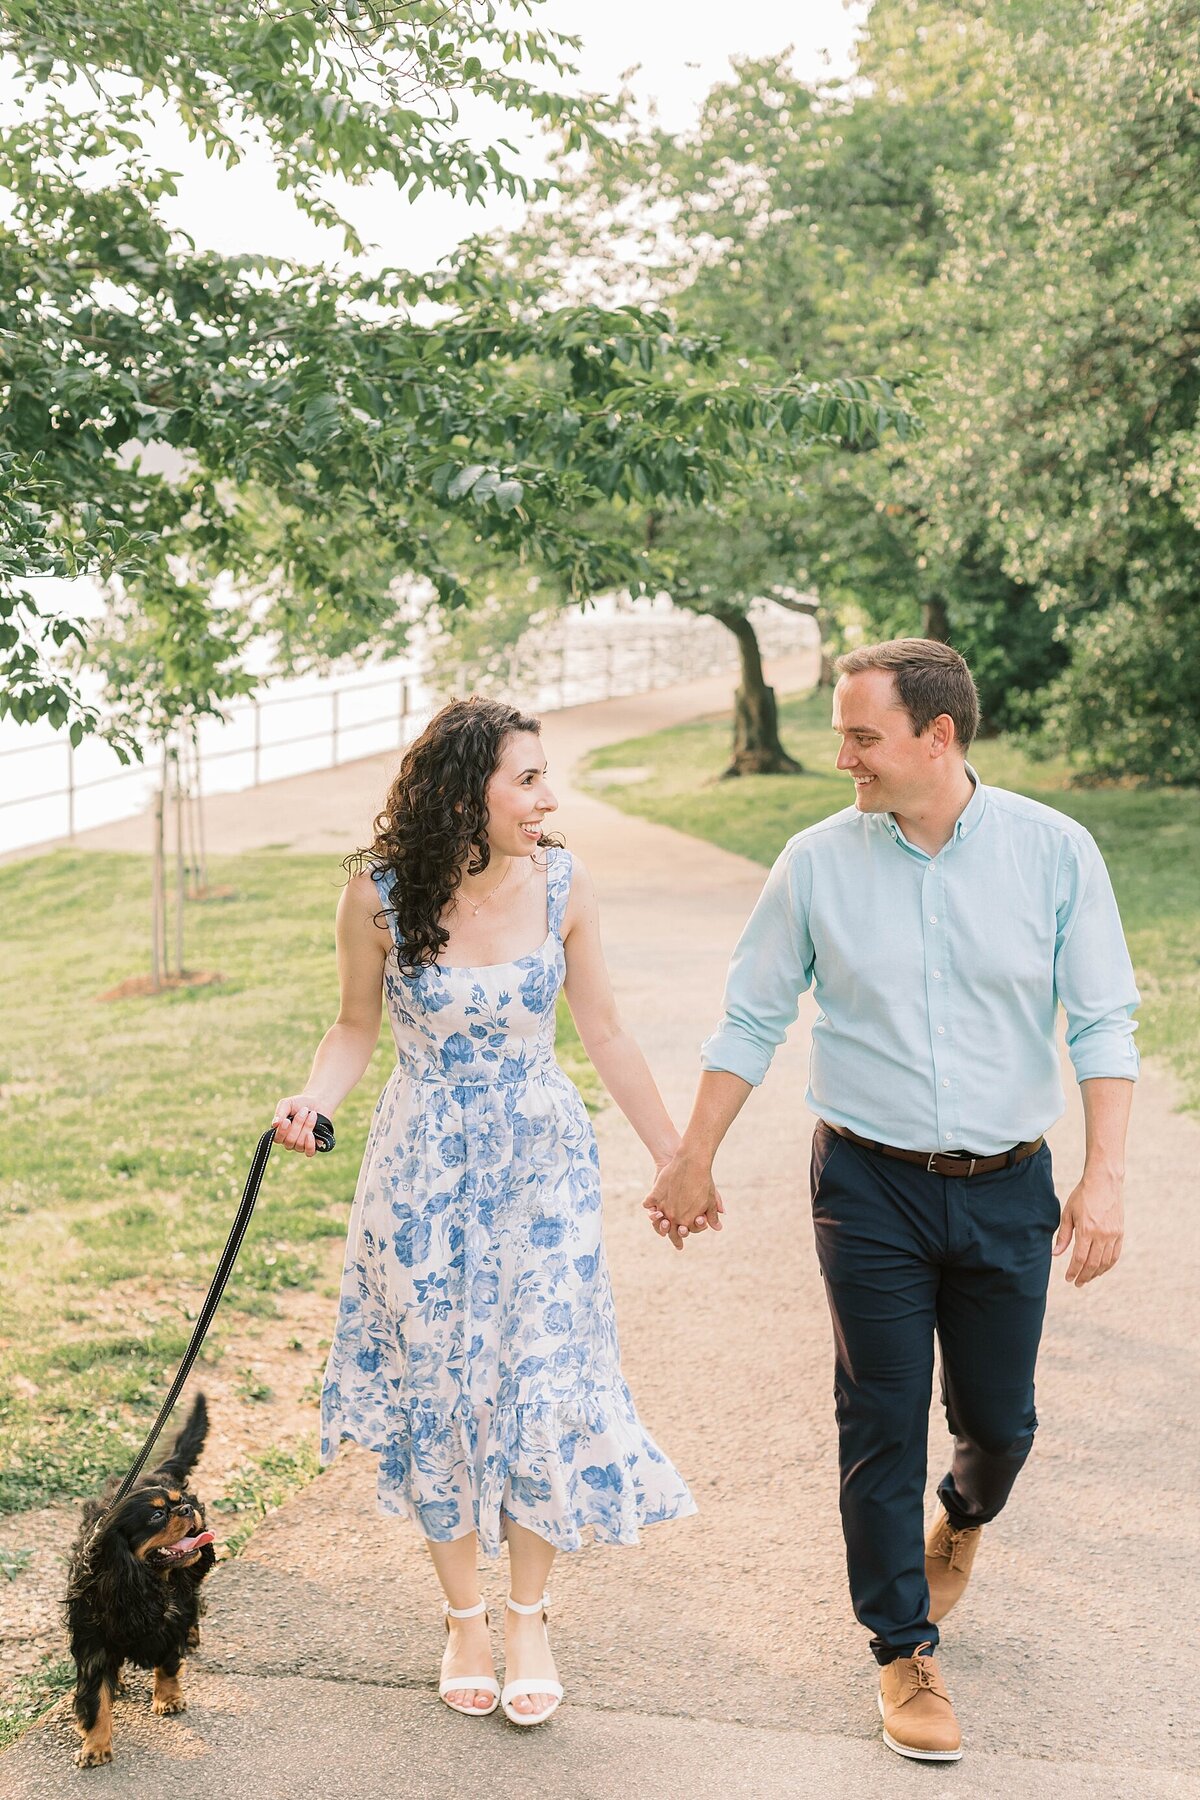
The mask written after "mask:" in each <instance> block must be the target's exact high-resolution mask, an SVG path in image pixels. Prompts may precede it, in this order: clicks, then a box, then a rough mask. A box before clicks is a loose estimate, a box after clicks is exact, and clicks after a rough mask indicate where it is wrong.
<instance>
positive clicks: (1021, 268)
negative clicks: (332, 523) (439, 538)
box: [521, 0, 1200, 778]
mask: <svg viewBox="0 0 1200 1800" xmlns="http://www.w3.org/2000/svg"><path fill="white" fill-rule="evenodd" d="M1198 29H1200V20H1198V19H1197V16H1196V14H1195V12H1194V9H1192V8H1190V7H1188V6H1187V5H1186V4H1185V0H1152V3H1151V4H1148V5H1146V6H1142V5H1140V4H1136V3H1135V0H1100V3H1099V4H1092V3H1085V0H1072V3H1071V4H1068V5H1066V6H1064V7H1060V8H1057V9H1055V10H1053V11H1052V12H1050V13H1047V12H1046V10H1045V9H1044V8H1040V7H1037V8H1035V7H1034V6H1033V5H1032V4H1029V3H1028V0H1006V4H1004V5H1003V6H1001V5H994V4H986V3H971V4H967V3H963V4H959V5H954V6H944V5H934V4H931V3H930V0H876V4H875V5H874V6H873V8H872V10H871V13H870V16H869V20H868V24H867V29H866V32H865V34H864V37H863V39H862V42H861V44H860V54H859V70H858V74H857V76H856V78H855V79H854V80H853V81H852V82H851V83H849V84H845V85H844V86H841V87H828V88H814V87H812V86H810V85H807V84H804V83H800V82H797V81H796V80H795V79H794V78H793V77H791V76H790V75H789V74H788V72H787V70H786V68H785V67H784V65H783V63H782V62H781V60H780V59H773V58H765V59H761V60H758V61H751V62H744V63H739V64H737V65H736V67H735V70H734V75H733V79H732V80H731V81H729V82H727V83H723V84H721V85H720V86H718V87H717V88H715V89H714V90H713V92H712V94H711V95H710V96H709V99H708V101H707V103H706V105H705V107H704V108H703V109H702V113H701V117H700V120H699V123H698V126H697V128H696V129H695V130H694V131H691V132H688V133H685V134H681V135H679V136H672V135H670V134H666V133H663V132H661V131H656V130H654V129H652V128H650V129H642V130H639V131H634V132H632V133H630V134H628V136H627V137H626V138H625V139H623V141H622V152H623V153H622V155H621V157H620V158H618V159H616V160H613V159H610V160H609V161H607V162H605V163H599V162H596V161H592V162H589V164H588V167H587V168H586V169H585V171H584V173H583V174H582V175H581V176H580V177H579V178H578V181H577V183H576V185H575V187H574V188H573V189H571V190H569V192H570V203H569V204H567V205H566V206H564V207H562V208H560V209H559V210H558V211H557V212H556V213H555V215H554V216H553V218H550V219H548V220H547V221H546V222H545V224H544V226H543V230H542V236H541V239H540V240H535V241H534V242H533V244H532V246H531V247H532V248H533V249H534V250H536V251H537V252H538V253H539V254H540V255H541V257H542V262H543V266H544V267H545V268H546V269H547V270H549V271H557V272H558V275H559V278H560V279H562V278H564V271H566V270H567V269H569V270H570V279H571V281H572V282H573V283H574V284H575V291H578V283H579V279H580V278H579V276H578V273H577V271H578V269H579V268H580V266H581V258H585V257H587V256H589V255H590V256H591V259H592V260H591V273H592V277H593V279H594V280H596V281H598V282H599V284H600V286H599V291H602V292H609V291H613V290H614V288H619V289H620V290H621V291H623V292H626V293H628V294H631V295H633V296H635V297H637V298H639V299H641V300H643V301H644V300H647V299H652V300H654V301H655V302H657V303H660V304H670V305H671V306H672V308H673V309H675V310H676V311H678V313H679V314H680V316H681V318H683V319H685V320H687V321H689V322H694V323H695V324H696V326H697V328H698V329H702V330H705V331H713V332H716V333H719V334H720V335H722V337H723V338H724V339H725V341H726V342H728V343H730V344H731V346H740V347H741V348H742V350H743V351H744V353H745V354H746V355H748V356H761V355H766V356H768V357H769V358H770V359H772V361H773V362H774V364H775V366H776V367H787V366H788V365H789V364H790V363H792V362H795V361H798V362H800V363H801V364H802V365H803V366H804V367H805V369H806V370H807V371H808V372H809V373H810V374H812V375H813V376H814V377H815V378H818V379H820V378H822V377H828V376H829V375H830V374H832V373H836V372H837V371H839V370H840V369H842V368H844V367H846V366H850V367H853V368H855V369H858V370H859V371H862V372H865V373H870V372H872V371H876V370H880V369H888V370H891V371H892V372H894V371H895V369H896V367H897V365H898V364H899V365H900V366H901V367H906V368H908V369H911V370H913V371H915V372H917V373H918V374H921V375H923V376H925V378H926V381H927V386H928V393H929V399H928V404H927V405H926V407H925V408H924V417H925V422H926V426H927V429H926V431H925V432H924V433H923V434H922V436H921V437H919V438H917V437H910V438H909V439H908V440H906V441H902V440H900V439H898V438H892V439H891V440H890V441H889V442H888V443H887V444H886V445H885V446H884V447H883V448H882V450H880V451H877V452H876V453H874V454H872V455H869V456H864V455H861V454H860V453H858V450H857V449H854V450H851V451H849V452H848V453H845V454H841V453H837V452H833V453H830V454H828V455H825V456H822V457H820V458H818V459H814V460H813V461H812V462H811V464H810V465H809V468H808V471H807V476H806V479H805V481H804V482H803V483H802V484H799V485H798V486H797V487H796V488H795V489H794V490H793V494H792V509H793V510H792V516H793V526H792V530H793V535H794V539H795V544H796V567H795V570H794V574H793V580H794V583H795V585H796V586H797V587H798V588H802V589H808V590H809V591H810V592H815V594H816V595H817V597H818V599H819V601H820V603H821V610H822V613H823V614H825V615H826V616H827V617H828V618H829V619H830V621H831V629H832V633H833V635H835V636H836V632H837V630H838V628H839V626H840V625H841V624H842V623H843V622H846V623H854V622H859V623H861V624H863V625H864V626H865V627H866V628H867V629H868V630H870V631H872V632H873V633H874V634H875V635H890V634H892V633H894V632H912V631H924V632H927V633H929V634H931V635H935V636H941V637H950V638H951V639H952V640H953V641H954V642H955V643H956V644H958V645H959V647H960V648H962V649H963V650H964V651H965V652H966V654H967V655H968V657H969V659H970V661H971V663H972V667H973V669H974V670H975V673H976V676H977V679H978V681H979V683H980V687H981V694H982V700H983V710H984V717H985V721H986V723H987V725H988V726H989V727H991V728H996V727H1001V726H1025V727H1029V726H1036V725H1037V724H1039V723H1046V724H1048V725H1049V727H1050V728H1051V729H1052V730H1053V731H1054V732H1055V733H1056V734H1057V735H1058V737H1059V738H1060V739H1061V740H1062V741H1064V742H1066V743H1068V744H1070V746H1071V747H1072V749H1073V751H1074V753H1075V754H1076V755H1077V756H1078V757H1079V760H1080V762H1081V764H1082V765H1083V766H1085V767H1087V768H1090V769H1091V770H1093V771H1095V772H1103V771H1107V772H1113V771H1114V770H1115V769H1116V768H1118V767H1120V768H1122V769H1124V770H1125V771H1126V772H1129V773H1138V774H1144V775H1154V776H1156V777H1161V776H1162V775H1163V774H1164V773H1166V774H1167V775H1168V777H1170V776H1171V775H1172V774H1173V775H1174V776H1175V777H1177V778H1192V777H1187V776H1186V775H1185V771H1187V770H1188V769H1194V768H1195V757H1196V749H1195V745H1196V739H1197V735H1198V733H1197V723H1198V721H1197V699H1196V696H1197V695H1200V680H1198V679H1197V678H1196V677H1197V673H1198V671H1197V667H1196V664H1195V663H1194V661H1193V656H1194V654H1195V653H1194V650H1193V646H1194V644H1195V641H1196V640H1195V634H1194V632H1192V631H1191V630H1190V629H1189V628H1188V620H1189V617H1190V615H1191V612H1192V610H1193V608H1194V594H1195V588H1196V536H1195V531H1196V525H1197V523H1198V520H1197V514H1196V504H1195V491H1196V481H1195V475H1194V466H1195V462H1196V456H1195V442H1196V402H1197V392H1196V384H1197V380H1198V377H1197V367H1198V366H1200V365H1198V360H1197V350H1198V349H1200V340H1198V339H1197V335H1196V331H1197V322H1198V321H1200V308H1198V307H1197V303H1196V302H1197V296H1196V275H1195V267H1196V264H1195V256H1194V244H1195V227H1196V217H1195V214H1196V204H1197V203H1196V194H1197V192H1198V191H1200V184H1198V183H1197V179H1196V174H1197V171H1196V167H1195V159H1196V139H1197V133H1196V130H1195V123H1194V105H1193V101H1192V94H1191V86H1190V77H1189V73H1188V71H1189V69H1190V67H1191V66H1192V64H1191V61H1190V60H1189V59H1190V57H1191V55H1192V53H1193V52H1194V50H1195V48H1196V47H1197V46H1196V33H1197V30H1198ZM527 247H529V246H528V245H527V242H523V243H522V245H521V250H522V252H523V251H524V250H525V249H526V248H527ZM588 291H591V290H588ZM1106 666H1111V672H1112V675H1113V677H1114V681H1115V684H1116V685H1115V687H1114V688H1113V690H1112V691H1111V693H1110V694H1109V695H1108V696H1107V699H1106V703H1105V704H1100V703H1099V701H1100V692H1099V690H1100V688H1101V686H1102V684H1103V679H1104V670H1105V667H1106ZM1122 721H1124V723H1122ZM1135 721H1136V723H1135ZM1118 746H1119V748H1117V747H1118Z"/></svg>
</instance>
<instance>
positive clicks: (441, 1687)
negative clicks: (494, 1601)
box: [438, 1600, 500, 1719]
mask: <svg viewBox="0 0 1200 1800" xmlns="http://www.w3.org/2000/svg"><path fill="white" fill-rule="evenodd" d="M442 1612H443V1614H444V1616H445V1620H446V1636H447V1637H449V1635H450V1621H451V1619H477V1618H478V1617H479V1615H480V1613H482V1614H483V1622H484V1624H485V1625H486V1624H488V1623H489V1620H488V1614H487V1602H486V1600H481V1601H480V1602H479V1603H478V1605H477V1606H451V1604H450V1602H449V1601H448V1600H445V1601H443V1603H442ZM442 1661H443V1662H444V1661H445V1657H443V1658H442ZM467 1691H473V1692H475V1693H477V1694H490V1695H491V1696H492V1704H491V1705H490V1706H460V1705H459V1703H458V1701H457V1700H447V1699H446V1696H447V1694H458V1693H466V1692H467ZM438 1695H439V1698H440V1699H441V1700H442V1701H443V1702H444V1703H445V1704H446V1705H447V1706H448V1707H449V1708H450V1711H451V1712H456V1713H465V1714H466V1716H467V1718H468V1719H486V1718H487V1717H488V1716H489V1714H491V1713H494V1712H495V1710H496V1708H497V1707H498V1706H499V1704H500V1683H499V1682H498V1681H497V1680H496V1677H495V1676H494V1675H443V1677H442V1679H441V1681H440V1682H439V1683H438Z"/></svg>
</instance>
